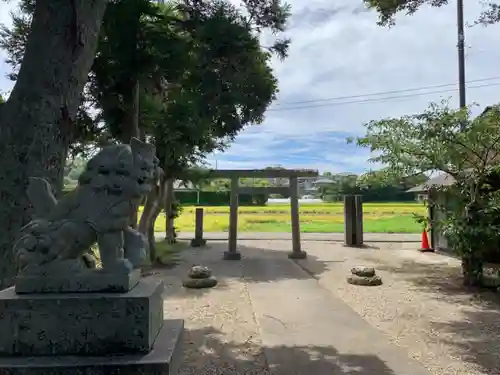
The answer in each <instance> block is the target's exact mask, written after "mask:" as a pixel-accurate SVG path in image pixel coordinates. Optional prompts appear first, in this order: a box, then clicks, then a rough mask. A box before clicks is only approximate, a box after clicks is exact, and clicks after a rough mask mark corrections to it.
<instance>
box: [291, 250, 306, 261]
mask: <svg viewBox="0 0 500 375" xmlns="http://www.w3.org/2000/svg"><path fill="white" fill-rule="evenodd" d="M288 258H289V259H306V258H307V253H306V252H305V251H292V252H290V253H288Z"/></svg>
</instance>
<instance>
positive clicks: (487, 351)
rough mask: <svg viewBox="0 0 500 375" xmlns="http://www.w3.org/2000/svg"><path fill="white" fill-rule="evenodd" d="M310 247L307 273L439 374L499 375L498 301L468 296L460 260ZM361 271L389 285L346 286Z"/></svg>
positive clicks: (377, 247) (394, 249)
mask: <svg viewBox="0 0 500 375" xmlns="http://www.w3.org/2000/svg"><path fill="white" fill-rule="evenodd" d="M303 247H304V250H306V251H307V252H308V254H309V255H310V256H309V258H308V259H307V260H304V261H300V262H299V263H300V264H301V266H302V267H303V268H304V269H306V270H308V271H309V272H310V273H311V274H313V275H314V276H315V277H316V278H318V280H319V282H320V284H321V285H323V286H324V287H326V288H327V289H329V290H331V291H332V292H333V293H335V294H337V295H338V296H340V298H341V299H342V300H344V301H345V302H346V303H347V304H348V305H350V306H351V308H353V309H354V310H355V311H356V312H357V313H358V314H360V315H361V316H362V317H363V318H365V319H366V320H367V321H368V322H369V323H370V324H372V325H373V326H375V327H377V328H378V329H380V330H381V331H383V332H384V333H386V334H387V335H388V336H389V337H390V338H391V340H392V341H393V342H394V343H396V344H397V345H400V346H402V347H404V348H405V349H406V350H407V351H408V353H409V355H410V356H411V357H413V358H415V359H416V360H417V361H419V362H421V363H422V364H423V365H424V366H425V367H427V368H428V369H429V370H430V371H431V372H432V373H433V374H436V375H438V374H439V375H452V374H453V375H456V374H460V375H462V374H463V375H494V374H500V366H499V363H500V334H499V332H500V304H499V298H498V296H497V295H496V294H494V293H491V292H484V293H474V292H472V291H466V290H464V288H463V287H462V286H461V284H460V279H459V277H460V263H459V261H458V260H456V259H454V258H451V257H447V256H444V255H439V254H433V253H420V252H418V251H417V250H416V247H417V246H416V245H415V244H394V243H391V244H383V243H382V244H381V243H377V244H373V247H368V248H365V249H353V248H346V247H343V246H341V245H339V244H328V245H325V244H320V243H312V242H308V243H305V244H304V246H303ZM356 265H366V266H373V267H375V269H376V270H377V274H378V275H379V276H381V277H382V279H383V281H384V284H383V285H382V286H379V287H363V286H354V285H350V284H347V283H346V281H345V278H346V276H347V275H348V274H350V269H351V268H352V267H353V266H356Z"/></svg>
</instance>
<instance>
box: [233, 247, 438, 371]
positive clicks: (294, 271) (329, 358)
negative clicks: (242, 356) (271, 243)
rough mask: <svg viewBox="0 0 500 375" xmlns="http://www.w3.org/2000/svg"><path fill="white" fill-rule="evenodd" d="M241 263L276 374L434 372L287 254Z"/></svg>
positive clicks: (246, 257) (271, 254)
mask: <svg viewBox="0 0 500 375" xmlns="http://www.w3.org/2000/svg"><path fill="white" fill-rule="evenodd" d="M241 262H243V277H244V279H246V280H247V281H248V282H247V288H248V292H249V295H250V299H251V301H252V307H253V309H254V314H255V317H256V320H257V322H258V323H259V326H260V331H261V332H260V333H261V338H262V343H263V346H264V351H265V354H266V357H267V360H268V363H269V367H270V369H271V374H272V375H307V374H314V375H330V374H332V375H333V374H356V375H430V372H429V371H428V370H427V369H425V368H424V367H423V366H422V365H420V364H418V363H417V362H415V361H413V360H412V359H410V358H409V356H408V353H407V352H406V351H405V350H404V349H402V348H400V347H397V346H395V345H394V344H391V343H390V342H389V339H388V337H386V336H384V335H383V334H382V333H381V332H380V331H378V330H377V329H376V328H374V327H372V326H371V325H369V324H368V323H367V322H366V321H365V320H363V318H361V317H360V316H359V315H358V314H357V313H356V312H355V311H353V310H352V309H351V308H350V307H349V306H347V305H346V304H345V303H344V302H343V301H342V300H340V299H339V298H338V297H336V296H335V295H334V294H333V293H332V292H331V291H328V290H327V289H325V288H323V287H322V286H320V284H319V283H318V282H317V280H316V279H314V278H312V277H310V275H309V274H307V273H306V272H305V271H304V270H303V269H302V268H300V267H299V266H298V265H297V264H295V263H294V262H292V261H290V260H288V259H287V258H286V256H285V253H284V252H282V251H270V252H267V253H266V254H263V253H260V254H258V255H254V256H252V253H250V252H247V253H245V254H244V258H243V259H242V261H241ZM256 280H270V281H268V282H255V281H256Z"/></svg>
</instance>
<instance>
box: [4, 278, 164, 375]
mask: <svg viewBox="0 0 500 375" xmlns="http://www.w3.org/2000/svg"><path fill="white" fill-rule="evenodd" d="M164 289H165V286H164V284H163V281H161V280H141V281H140V282H139V283H138V284H137V286H136V287H135V288H134V289H132V290H131V291H130V292H128V293H123V294H121V293H67V294H55V293H47V294H16V293H15V291H14V288H13V287H12V288H8V289H4V290H2V291H0V356H6V355H7V356H9V355H12V356H44V355H54V354H57V355H98V356H99V355H107V354H118V353H122V354H132V353H133V354H136V353H147V352H148V351H150V350H151V347H152V346H153V342H154V341H155V339H156V336H157V335H158V332H159V331H160V329H161V326H162V324H163V297H162V294H163V291H164ZM0 374H1V373H0Z"/></svg>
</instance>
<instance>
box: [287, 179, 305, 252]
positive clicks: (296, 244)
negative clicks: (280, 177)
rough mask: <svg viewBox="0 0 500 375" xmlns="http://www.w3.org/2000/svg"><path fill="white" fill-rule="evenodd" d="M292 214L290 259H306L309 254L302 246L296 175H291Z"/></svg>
mask: <svg viewBox="0 0 500 375" xmlns="http://www.w3.org/2000/svg"><path fill="white" fill-rule="evenodd" d="M290 215H291V222H292V252H291V253H289V254H288V258H290V259H305V258H307V254H306V252H305V251H302V249H301V246H300V216H299V184H298V179H297V177H296V176H293V177H290Z"/></svg>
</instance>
